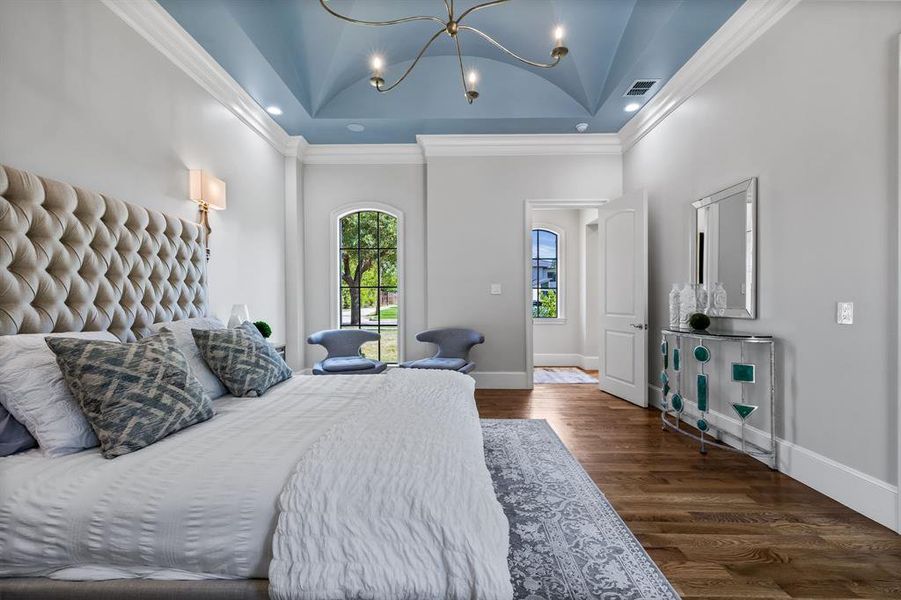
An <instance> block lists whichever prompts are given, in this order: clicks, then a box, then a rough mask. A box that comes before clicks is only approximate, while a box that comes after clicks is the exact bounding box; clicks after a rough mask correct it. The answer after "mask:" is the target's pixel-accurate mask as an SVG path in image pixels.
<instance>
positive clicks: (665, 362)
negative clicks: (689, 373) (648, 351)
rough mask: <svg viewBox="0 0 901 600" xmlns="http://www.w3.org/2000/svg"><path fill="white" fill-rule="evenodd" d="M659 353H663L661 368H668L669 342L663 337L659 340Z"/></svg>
mask: <svg viewBox="0 0 901 600" xmlns="http://www.w3.org/2000/svg"><path fill="white" fill-rule="evenodd" d="M660 354H662V355H663V368H664V369H668V368H669V342H667V341H666V338H663V341H662V342H660Z"/></svg>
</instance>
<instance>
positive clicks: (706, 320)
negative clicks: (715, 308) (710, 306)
mask: <svg viewBox="0 0 901 600" xmlns="http://www.w3.org/2000/svg"><path fill="white" fill-rule="evenodd" d="M688 326H689V327H691V328H692V329H694V330H696V331H704V330H705V329H707V328H708V327H710V317H708V316H707V315H705V314H704V313H695V314H693V315H691V316H690V317H688Z"/></svg>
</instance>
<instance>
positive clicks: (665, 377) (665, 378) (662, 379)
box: [660, 371, 669, 385]
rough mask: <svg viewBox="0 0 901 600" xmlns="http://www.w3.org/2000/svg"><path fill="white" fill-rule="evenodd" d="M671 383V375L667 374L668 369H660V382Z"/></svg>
mask: <svg viewBox="0 0 901 600" xmlns="http://www.w3.org/2000/svg"><path fill="white" fill-rule="evenodd" d="M667 383H669V375H667V374H666V371H660V384H661V385H664V384H667Z"/></svg>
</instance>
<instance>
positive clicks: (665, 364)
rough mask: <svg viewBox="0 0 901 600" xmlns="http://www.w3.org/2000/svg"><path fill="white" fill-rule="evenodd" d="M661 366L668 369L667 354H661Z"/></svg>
mask: <svg viewBox="0 0 901 600" xmlns="http://www.w3.org/2000/svg"><path fill="white" fill-rule="evenodd" d="M663 368H664V369H669V354H664V355H663Z"/></svg>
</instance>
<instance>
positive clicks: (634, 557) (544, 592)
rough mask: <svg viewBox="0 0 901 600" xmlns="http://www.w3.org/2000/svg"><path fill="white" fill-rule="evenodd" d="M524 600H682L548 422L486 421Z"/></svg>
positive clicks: (516, 584) (516, 585) (513, 570)
mask: <svg viewBox="0 0 901 600" xmlns="http://www.w3.org/2000/svg"><path fill="white" fill-rule="evenodd" d="M482 433H483V435H484V438H485V459H486V462H487V464H488V470H489V471H490V472H491V478H492V479H493V480H494V489H495V492H496V493H497V497H498V500H499V501H500V503H501V505H502V506H503V507H504V512H505V513H506V515H507V519H509V521H510V555H509V557H508V561H509V563H510V575H511V577H512V580H513V590H514V598H516V599H517V600H563V599H566V600H569V599H572V600H576V599H578V600H589V599H592V598H602V599H603V600H639V599H642V600H644V599H647V600H657V599H665V600H670V599H678V598H679V595H678V594H676V592H675V590H674V589H673V587H672V586H671V585H670V583H669V582H668V581H667V580H666V578H665V577H664V576H663V574H662V573H661V572H660V569H658V568H657V565H655V564H654V562H653V561H652V560H651V557H650V556H648V554H647V552H645V551H644V548H642V547H641V544H640V543H639V542H638V540H636V539H635V536H634V535H632V532H631V531H629V528H628V527H626V524H625V523H623V520H622V519H621V518H620V516H619V515H618V514H617V513H616V511H615V510H613V507H612V506H611V505H610V503H609V502H608V501H607V499H606V498H605V497H604V495H603V494H602V493H601V491H600V490H599V489H598V488H597V486H596V485H595V484H594V482H593V481H592V480H591V478H590V477H589V476H588V474H587V473H586V472H585V470H584V469H583V468H582V466H581V465H580V464H579V462H578V461H577V460H576V459H575V457H573V455H572V454H570V452H569V450H567V449H566V446H564V445H563V442H561V441H560V438H558V437H557V435H556V434H555V433H554V430H553V429H551V427H550V425H548V423H547V421H544V420H534V419H482Z"/></svg>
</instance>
